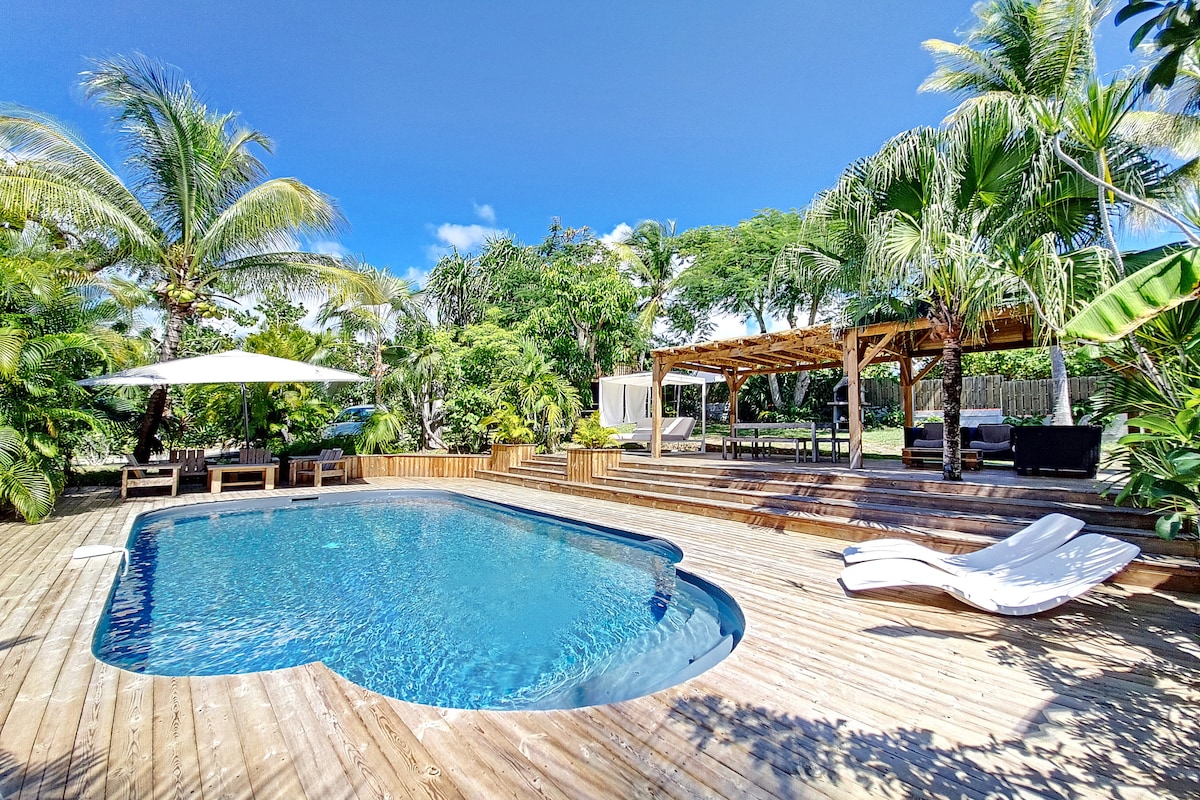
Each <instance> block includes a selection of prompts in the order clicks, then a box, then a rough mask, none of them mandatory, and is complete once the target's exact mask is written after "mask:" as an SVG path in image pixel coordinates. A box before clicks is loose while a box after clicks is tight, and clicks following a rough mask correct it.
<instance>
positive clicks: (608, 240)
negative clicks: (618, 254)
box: [600, 222, 633, 245]
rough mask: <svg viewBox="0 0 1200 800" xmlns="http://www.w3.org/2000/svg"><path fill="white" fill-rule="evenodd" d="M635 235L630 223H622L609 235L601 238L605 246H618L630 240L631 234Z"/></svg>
mask: <svg viewBox="0 0 1200 800" xmlns="http://www.w3.org/2000/svg"><path fill="white" fill-rule="evenodd" d="M631 233H633V228H632V227H630V225H629V224H628V223H625V222H622V223H620V224H619V225H617V227H615V228H613V229H612V231H610V232H609V233H606V234H604V235H603V236H601V237H600V241H602V242H604V243H605V244H609V245H611V244H616V243H617V242H623V241H625V240H626V239H628V238H629V234H631Z"/></svg>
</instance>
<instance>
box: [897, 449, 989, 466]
mask: <svg viewBox="0 0 1200 800" xmlns="http://www.w3.org/2000/svg"><path fill="white" fill-rule="evenodd" d="M959 452H960V453H961V454H962V465H963V469H974V470H980V469H983V451H982V450H971V449H969V448H963V449H962V450H959ZM900 460H901V461H903V462H904V466H906V467H923V466H930V465H932V466H936V467H940V466H942V451H941V450H933V449H931V448H928V447H905V448H904V449H903V450H901V451H900Z"/></svg>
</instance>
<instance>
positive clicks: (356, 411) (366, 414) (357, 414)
mask: <svg viewBox="0 0 1200 800" xmlns="http://www.w3.org/2000/svg"><path fill="white" fill-rule="evenodd" d="M374 413H375V406H350V407H349V408H343V409H342V410H341V411H340V412H338V415H337V416H336V417H334V418H333V422H332V423H330V425H329V427H327V428H326V429H325V437H326V438H331V437H334V436H357V435H358V433H359V431H361V430H362V426H363V423H365V422H366V421H367V420H369V419H370V418H371V415H372V414H374Z"/></svg>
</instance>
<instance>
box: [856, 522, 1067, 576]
mask: <svg viewBox="0 0 1200 800" xmlns="http://www.w3.org/2000/svg"><path fill="white" fill-rule="evenodd" d="M1083 525H1084V522H1083V520H1081V519H1076V518H1075V517H1068V516H1067V515H1066V514H1047V515H1046V516H1044V517H1042V518H1041V519H1039V520H1037V521H1036V522H1034V523H1032V524H1030V525H1028V526H1026V527H1024V528H1022V529H1021V530H1019V531H1017V532H1016V533H1014V534H1012V535H1010V536H1008V537H1007V538H1005V539H1002V540H1000V541H999V542H996V543H995V544H993V545H990V546H988V547H985V548H983V549H982V550H976V551H975V552H974V553H963V554H961V555H950V554H949V553H941V552H938V551H937V550H930V549H929V548H928V547H923V546H922V545H919V544H917V543H916V542H911V541H909V540H908V539H873V540H871V541H868V542H859V543H858V544H852V545H850V546H849V547H847V548H846V549H845V550H844V551H842V558H844V559H846V563H847V564H857V563H859V562H862V561H876V560H878V559H881V558H910V559H912V560H914V561H923V562H925V563H926V564H929V565H930V566H934V567H937V568H939V569H943V570H945V571H946V572H953V573H955V574H962V573H965V572H974V571H978V570H983V569H993V568H996V567H1007V568H1009V569H1011V568H1013V567H1017V566H1020V565H1021V564H1024V563H1026V562H1027V561H1032V560H1034V559H1036V558H1038V557H1040V556H1043V555H1045V554H1046V553H1049V552H1050V551H1051V550H1055V549H1057V548H1058V547H1059V546H1061V545H1063V544H1066V543H1067V542H1068V541H1070V540H1071V539H1072V538H1073V537H1074V536H1075V534H1077V533H1079V532H1080V531H1081V530H1083Z"/></svg>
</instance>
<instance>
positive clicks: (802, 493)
mask: <svg viewBox="0 0 1200 800" xmlns="http://www.w3.org/2000/svg"><path fill="white" fill-rule="evenodd" d="M609 477H610V478H622V479H630V480H647V481H652V482H659V481H665V482H669V483H672V484H682V485H691V486H696V487H703V488H706V489H722V490H732V491H739V492H760V493H765V494H768V495H771V496H784V497H796V498H819V499H830V500H834V499H836V500H843V501H852V502H853V503H854V504H855V505H860V504H862V503H864V502H865V503H875V504H881V505H893V506H902V507H904V508H908V509H911V508H923V509H930V510H940V511H944V512H946V513H957V514H960V515H961V514H969V515H971V516H977V515H995V516H1001V517H1010V518H1012V519H1016V520H1030V519H1034V518H1036V517H1040V516H1042V515H1044V514H1049V513H1052V512H1055V511H1057V512H1059V513H1063V514H1070V515H1072V516H1075V517H1079V518H1080V519H1082V520H1083V521H1085V522H1088V523H1092V524H1094V525H1102V526H1109V527H1119V528H1129V529H1133V530H1144V531H1150V530H1153V528H1154V523H1155V521H1156V519H1157V517H1155V516H1154V515H1153V514H1152V513H1150V512H1148V511H1146V510H1144V509H1135V508H1124V507H1117V506H1113V505H1112V504H1111V503H1109V502H1106V501H1105V500H1104V499H1103V498H1100V497H1098V496H1096V495H1090V496H1086V497H1087V499H1088V500H1089V501H1090V502H1081V501H1079V500H1072V501H1069V502H1068V501H1063V500H1039V501H1037V502H1031V501H1030V500H1027V499H1016V498H1010V497H972V496H967V495H958V494H935V493H930V492H925V491H920V490H915V489H912V488H893V487H891V486H876V485H867V486H857V487H855V486H843V485H840V484H825V483H819V482H814V481H807V480H803V479H801V477H800V476H795V479H794V480H778V479H776V478H775V477H774V476H748V477H742V476H738V477H726V476H709V475H701V474H697V473H694V472H677V471H662V470H648V469H643V468H642V467H641V466H640V465H638V466H634V465H631V464H629V463H625V464H622V466H621V468H620V469H618V470H614V471H612V472H610V473H609Z"/></svg>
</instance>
